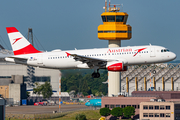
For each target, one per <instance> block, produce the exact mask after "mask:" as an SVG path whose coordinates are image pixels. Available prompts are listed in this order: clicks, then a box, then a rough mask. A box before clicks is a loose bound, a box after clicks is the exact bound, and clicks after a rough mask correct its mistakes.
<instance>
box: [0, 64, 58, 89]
mask: <svg viewBox="0 0 180 120" xmlns="http://www.w3.org/2000/svg"><path fill="white" fill-rule="evenodd" d="M29 70H30V69H29V68H28V66H26V65H20V64H14V63H6V62H0V71H1V72H0V80H1V81H0V82H1V83H2V84H1V83H0V85H3V83H4V82H5V81H6V80H7V79H8V78H9V79H10V78H11V77H12V75H22V76H23V79H24V83H26V84H27V90H28V89H32V87H31V86H28V82H29V76H33V80H32V82H33V83H35V82H39V83H44V82H46V81H49V82H50V83H51V85H52V89H53V91H59V77H60V76H59V75H60V71H59V70H55V69H44V68H38V67H33V70H32V71H31V70H30V71H31V72H29ZM29 74H33V75H29Z"/></svg>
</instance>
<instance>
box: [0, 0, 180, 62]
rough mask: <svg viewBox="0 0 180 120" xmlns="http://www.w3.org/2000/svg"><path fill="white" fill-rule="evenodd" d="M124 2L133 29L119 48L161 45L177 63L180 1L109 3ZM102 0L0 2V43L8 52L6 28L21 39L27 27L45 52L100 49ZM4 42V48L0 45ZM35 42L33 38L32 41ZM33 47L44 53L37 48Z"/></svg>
mask: <svg viewBox="0 0 180 120" xmlns="http://www.w3.org/2000/svg"><path fill="white" fill-rule="evenodd" d="M111 2H112V3H114V4H121V3H123V11H125V12H127V13H128V14H129V18H128V21H127V23H128V24H130V25H131V26H132V39H131V40H126V41H122V46H137V45H147V44H149V43H151V44H152V45H160V46H164V47H166V48H168V49H170V50H171V51H173V52H175V53H176V54H177V59H176V60H180V52H179V50H180V49H179V45H180V33H179V32H180V31H179V28H180V23H179V21H180V15H179V13H180V8H179V5H180V1H179V0H171V1H170V0H153V1H152V0H112V1H111ZM103 6H104V0H14V1H12V0H3V1H1V4H0V15H1V17H0V40H1V41H0V44H2V45H3V46H4V47H5V48H7V49H11V47H10V43H9V39H8V36H7V33H6V29H5V28H6V27H12V26H14V27H16V28H17V29H18V30H19V31H20V32H21V33H22V34H23V35H24V36H27V33H28V28H30V27H31V28H33V32H34V35H35V36H36V38H37V39H38V41H39V42H41V45H42V46H43V48H44V49H45V50H47V51H51V50H54V49H62V50H70V49H74V48H77V49H86V48H103V47H107V46H108V41H105V40H99V39H98V38H97V27H98V25H100V24H102V20H101V17H100V16H101V13H102V12H104V10H103ZM2 39H3V40H4V41H5V43H6V45H7V46H6V45H5V44H4V43H3V42H2ZM35 40H36V39H35ZM36 43H38V42H37V41H36V42H35V46H36V47H37V48H38V49H39V50H43V48H42V47H40V45H38V46H39V47H38V46H37V45H36Z"/></svg>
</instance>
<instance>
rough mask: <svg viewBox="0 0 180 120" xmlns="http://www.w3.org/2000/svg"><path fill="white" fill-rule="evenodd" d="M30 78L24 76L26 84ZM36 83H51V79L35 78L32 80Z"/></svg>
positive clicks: (46, 77) (48, 77) (47, 77)
mask: <svg viewBox="0 0 180 120" xmlns="http://www.w3.org/2000/svg"><path fill="white" fill-rule="evenodd" d="M28 78H29V77H28V76H24V82H27V81H28ZM32 79H33V81H34V82H46V81H48V82H50V81H51V77H50V76H35V77H33V78H32Z"/></svg>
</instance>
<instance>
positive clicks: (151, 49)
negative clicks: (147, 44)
mask: <svg viewBox="0 0 180 120" xmlns="http://www.w3.org/2000/svg"><path fill="white" fill-rule="evenodd" d="M155 56H156V54H155V48H154V47H151V48H150V57H155Z"/></svg>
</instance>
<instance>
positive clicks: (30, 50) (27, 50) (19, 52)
mask: <svg viewBox="0 0 180 120" xmlns="http://www.w3.org/2000/svg"><path fill="white" fill-rule="evenodd" d="M13 52H14V55H22V54H31V53H41V51H38V50H36V49H35V48H34V47H33V46H32V45H31V44H29V45H28V46H26V47H24V48H22V49H19V50H16V51H13Z"/></svg>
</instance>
